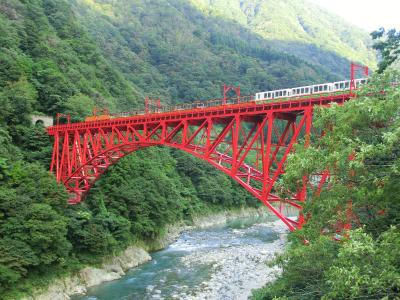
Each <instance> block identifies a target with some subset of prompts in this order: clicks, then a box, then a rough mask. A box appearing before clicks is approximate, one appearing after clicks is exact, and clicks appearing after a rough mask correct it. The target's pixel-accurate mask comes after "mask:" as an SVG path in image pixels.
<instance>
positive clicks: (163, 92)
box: [74, 0, 339, 103]
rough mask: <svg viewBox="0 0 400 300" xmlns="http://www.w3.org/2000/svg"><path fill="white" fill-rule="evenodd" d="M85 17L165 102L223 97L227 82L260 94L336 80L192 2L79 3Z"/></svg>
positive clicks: (117, 63) (121, 62) (116, 60)
mask: <svg viewBox="0 0 400 300" xmlns="http://www.w3.org/2000/svg"><path fill="white" fill-rule="evenodd" d="M74 3H75V4H74V10H75V11H76V12H77V15H78V19H79V20H80V21H81V22H82V24H83V25H84V26H85V28H86V29H87V30H88V31H89V32H90V33H91V35H92V36H93V38H94V40H95V41H96V43H97V44H98V45H99V47H100V49H102V53H103V55H104V56H105V57H107V58H108V59H109V61H111V62H112V63H113V66H114V67H115V68H117V69H118V70H120V71H121V72H122V73H124V75H125V77H126V78H127V79H129V80H130V81H131V82H134V83H135V84H136V85H137V86H139V87H140V89H141V90H142V91H144V93H145V94H147V95H150V96H153V97H157V96H161V99H162V100H163V102H164V103H165V102H168V101H169V100H172V101H190V100H194V99H208V98H215V97H220V96H221V86H222V84H223V83H224V82H225V83H231V84H240V86H241V88H242V92H243V93H244V94H250V93H254V91H259V90H266V89H272V88H280V87H286V86H291V85H298V84H307V83H310V82H315V81H320V80H328V79H332V78H339V77H334V76H332V75H331V73H329V72H327V71H324V69H323V68H322V67H321V66H320V65H318V64H315V65H312V64H311V63H309V62H306V61H302V60H300V59H298V58H296V57H294V56H292V55H290V54H282V53H280V52H278V51H277V50H273V49H272V48H271V47H270V46H269V44H268V43H267V42H265V41H264V40H263V39H261V38H260V37H258V36H257V35H255V34H253V33H251V32H250V31H249V30H247V29H246V28H243V27H241V26H240V25H238V24H236V23H233V22H231V21H230V20H224V19H216V18H213V17H206V16H204V15H203V14H202V13H201V12H200V11H198V10H197V9H196V8H194V7H193V6H192V5H190V4H189V3H188V2H187V1H182V0H173V1H165V0H158V1H143V0H122V1H101V2H96V1H92V0H84V1H83V0H75V1H74Z"/></svg>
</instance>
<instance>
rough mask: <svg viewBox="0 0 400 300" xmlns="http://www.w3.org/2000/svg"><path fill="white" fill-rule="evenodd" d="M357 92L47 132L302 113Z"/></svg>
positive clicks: (123, 119) (56, 129) (179, 112)
mask: <svg viewBox="0 0 400 300" xmlns="http://www.w3.org/2000/svg"><path fill="white" fill-rule="evenodd" d="M353 96H354V94H351V93H348V92H346V93H343V94H331V95H319V96H318V97H310V98H300V99H299V98H297V99H296V98H293V99H288V100H284V101H282V100H281V101H277V102H266V101H260V102H258V103H257V102H255V101H251V102H245V103H238V104H229V105H219V106H213V107H206V108H195V109H188V110H176V111H171V112H161V113H150V114H142V115H136V116H128V117H118V118H110V119H109V120H101V121H91V122H80V123H72V124H62V125H55V126H51V127H48V128H47V132H48V133H49V134H50V135H54V134H55V133H56V132H59V133H62V132H65V131H83V130H87V129H94V128H99V127H101V128H103V129H104V130H107V127H110V126H113V127H115V126H119V125H120V126H126V125H127V124H145V123H152V122H160V121H168V122H173V121H180V120H183V119H186V120H189V121H192V122H196V120H198V119H204V117H213V118H215V117H228V116H234V115H237V114H240V115H241V116H255V115H258V114H260V115H262V114H265V113H266V112H268V111H271V110H272V111H274V112H277V113H279V112H282V113H285V112H291V113H296V112H298V113H299V114H301V113H302V112H303V110H304V109H305V108H308V107H312V106H316V105H317V106H327V105H330V104H332V103H338V104H342V103H344V102H345V101H347V100H349V99H350V98H351V97H353Z"/></svg>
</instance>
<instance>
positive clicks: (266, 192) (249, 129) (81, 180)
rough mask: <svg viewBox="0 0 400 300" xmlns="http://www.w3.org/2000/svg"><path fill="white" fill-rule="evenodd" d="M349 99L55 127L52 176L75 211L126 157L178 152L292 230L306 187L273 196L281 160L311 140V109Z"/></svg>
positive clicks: (314, 99) (336, 97)
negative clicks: (158, 150) (156, 150)
mask: <svg viewBox="0 0 400 300" xmlns="http://www.w3.org/2000/svg"><path fill="white" fill-rule="evenodd" d="M351 97H352V93H349V92H347V93H341V94H333V95H324V96H322V95H319V96H317V97H310V98H302V99H292V100H285V101H280V102H275V103H271V102H269V103H256V102H254V101H249V102H243V101H242V100H243V98H239V99H238V100H239V101H237V102H239V103H236V104H226V105H219V106H213V107H206V108H195V109H189V110H178V111H171V112H163V113H147V114H142V115H137V116H131V117H120V118H109V119H107V120H101V121H91V122H81V123H68V124H63V125H56V126H52V127H49V128H48V129H47V130H48V133H49V134H50V135H51V136H53V137H54V146H53V156H52V162H51V171H52V172H54V173H55V175H56V178H57V181H59V182H62V183H63V184H64V185H65V187H66V188H67V190H68V191H69V192H70V193H71V199H70V200H69V202H70V203H71V204H75V203H79V202H80V201H81V200H82V199H83V197H84V196H85V194H87V192H88V191H89V190H90V188H91V187H92V186H93V184H94V182H95V181H96V180H97V179H98V178H99V177H100V176H101V175H102V174H103V173H104V172H105V171H106V170H107V169H108V167H109V166H111V165H113V164H115V163H116V162H117V161H118V160H119V159H121V158H122V157H124V156H125V155H128V154H130V153H132V152H134V151H136V150H139V149H142V148H146V147H151V146H168V147H172V148H177V149H180V150H182V151H185V152H188V153H190V154H192V155H194V156H196V157H198V158H200V159H202V160H204V161H207V162H208V163H210V164H211V165H213V166H214V167H216V168H217V169H219V170H221V171H222V172H224V173H226V174H228V175H229V176H230V177H231V178H232V179H233V180H235V181H236V182H238V183H239V184H240V185H242V186H243V187H244V188H245V189H246V190H247V191H249V192H250V193H251V194H252V195H253V196H254V197H256V198H257V199H259V200H260V201H262V202H263V203H264V204H265V205H266V206H267V207H268V208H269V209H270V210H271V211H272V212H273V213H274V214H275V215H276V216H277V217H279V218H280V219H281V220H282V221H283V222H284V223H285V224H286V225H287V226H288V227H289V229H290V230H295V229H296V228H301V226H302V225H303V222H304V218H303V217H302V215H301V213H300V214H299V217H298V218H297V219H295V218H293V217H292V216H293V209H295V210H296V211H299V212H300V210H301V207H302V206H301V202H303V201H305V198H306V187H305V186H304V187H303V188H301V189H300V190H299V191H296V192H293V193H290V195H291V196H290V197H288V198H284V199H283V198H281V197H279V196H278V195H277V182H278V181H279V179H280V177H281V176H282V174H283V173H284V172H285V162H286V159H287V157H288V155H289V153H290V152H291V151H293V148H294V147H293V146H294V145H295V143H297V141H298V140H299V139H300V138H302V137H303V138H305V139H306V141H309V140H310V135H311V134H313V131H312V118H313V107H314V106H316V105H317V106H329V105H331V104H332V103H338V104H343V103H344V102H345V101H347V100H349V99H350V98H351ZM306 144H307V142H306ZM322 183H323V181H322V180H321V181H320V182H319V184H320V185H321V184H322Z"/></svg>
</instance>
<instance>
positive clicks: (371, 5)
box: [309, 0, 400, 31]
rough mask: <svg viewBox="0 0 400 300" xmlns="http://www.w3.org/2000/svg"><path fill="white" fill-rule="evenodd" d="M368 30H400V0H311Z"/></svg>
mask: <svg viewBox="0 0 400 300" xmlns="http://www.w3.org/2000/svg"><path fill="white" fill-rule="evenodd" d="M309 1H311V2H314V3H316V4H318V5H319V6H322V7H324V8H327V9H328V10H330V11H332V12H334V13H336V14H337V15H340V16H342V17H343V18H344V19H345V20H347V21H348V22H350V23H352V24H354V25H357V26H358V27H361V28H363V29H365V30H367V31H374V30H376V29H378V28H380V27H385V28H386V29H391V28H396V29H397V30H400V0H309Z"/></svg>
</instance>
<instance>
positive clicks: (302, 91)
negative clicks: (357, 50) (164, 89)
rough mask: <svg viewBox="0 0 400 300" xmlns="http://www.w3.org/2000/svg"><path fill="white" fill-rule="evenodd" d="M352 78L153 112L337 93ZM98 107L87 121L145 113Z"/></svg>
mask: <svg viewBox="0 0 400 300" xmlns="http://www.w3.org/2000/svg"><path fill="white" fill-rule="evenodd" d="M354 81H355V83H354V85H355V88H356V89H358V88H359V87H360V86H361V85H364V84H366V83H367V82H368V78H359V79H355V80H354ZM350 82H351V81H350V80H343V81H336V82H328V83H321V84H314V85H307V86H299V87H295V88H289V89H281V90H272V91H264V92H259V93H256V94H255V95H254V94H253V95H251V96H246V97H241V98H240V99H234V98H232V99H226V100H223V99H214V100H208V101H205V102H203V101H195V102H191V103H182V104H177V105H172V106H163V107H159V108H156V109H155V110H154V111H152V113H160V112H170V111H179V110H189V109H204V108H207V107H212V106H219V105H225V104H236V103H239V102H240V103H243V102H255V103H259V102H264V101H268V100H269V101H271V100H274V99H281V98H297V97H303V96H308V95H315V94H326V93H335V92H343V91H346V90H350ZM97 111H98V109H96V108H95V111H94V115H93V116H88V117H86V119H85V122H93V121H103V120H109V119H112V118H121V117H129V116H136V115H144V114H145V112H144V111H136V112H125V113H119V114H114V115H111V114H110V113H109V112H108V110H104V109H103V110H100V112H102V113H103V114H101V115H96V112H97Z"/></svg>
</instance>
